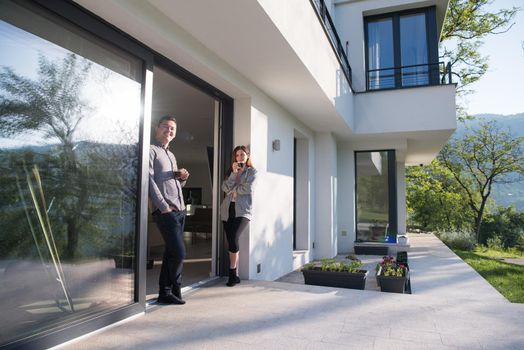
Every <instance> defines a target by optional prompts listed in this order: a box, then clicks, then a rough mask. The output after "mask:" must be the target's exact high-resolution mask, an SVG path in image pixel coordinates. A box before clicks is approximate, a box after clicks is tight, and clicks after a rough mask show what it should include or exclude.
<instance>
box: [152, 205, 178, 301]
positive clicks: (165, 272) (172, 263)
mask: <svg viewBox="0 0 524 350" xmlns="http://www.w3.org/2000/svg"><path fill="white" fill-rule="evenodd" d="M153 218H154V220H155V222H156V224H157V226H158V229H159V230H160V233H161V234H162V237H163V238H164V243H165V249H164V258H163V260H162V268H161V270H160V278H159V281H158V284H159V287H160V291H159V294H161V295H166V294H169V293H170V292H171V289H173V290H176V289H178V290H180V286H181V284H182V263H183V261H184V258H185V256H186V246H185V245H184V237H183V235H184V223H185V220H186V211H185V210H183V211H173V212H170V213H166V214H161V213H158V214H156V215H153Z"/></svg>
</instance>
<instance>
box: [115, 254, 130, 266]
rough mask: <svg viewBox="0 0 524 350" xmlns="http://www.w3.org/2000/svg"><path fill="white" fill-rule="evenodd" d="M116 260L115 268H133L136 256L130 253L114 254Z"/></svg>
mask: <svg viewBox="0 0 524 350" xmlns="http://www.w3.org/2000/svg"><path fill="white" fill-rule="evenodd" d="M113 260H114V261H115V268H117V269H133V268H134V267H135V257H134V256H129V255H113Z"/></svg>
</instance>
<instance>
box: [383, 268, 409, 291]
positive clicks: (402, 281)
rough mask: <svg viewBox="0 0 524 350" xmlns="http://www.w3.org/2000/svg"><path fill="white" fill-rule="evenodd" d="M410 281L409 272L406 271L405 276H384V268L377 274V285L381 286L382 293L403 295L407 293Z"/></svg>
mask: <svg viewBox="0 0 524 350" xmlns="http://www.w3.org/2000/svg"><path fill="white" fill-rule="evenodd" d="M408 281H409V271H408V270H406V272H405V276H401V277H400V276H384V275H382V268H380V269H379V271H378V273H377V284H378V285H379V286H380V291H381V292H389V293H401V294H403V293H404V292H405V291H406V286H407V285H408Z"/></svg>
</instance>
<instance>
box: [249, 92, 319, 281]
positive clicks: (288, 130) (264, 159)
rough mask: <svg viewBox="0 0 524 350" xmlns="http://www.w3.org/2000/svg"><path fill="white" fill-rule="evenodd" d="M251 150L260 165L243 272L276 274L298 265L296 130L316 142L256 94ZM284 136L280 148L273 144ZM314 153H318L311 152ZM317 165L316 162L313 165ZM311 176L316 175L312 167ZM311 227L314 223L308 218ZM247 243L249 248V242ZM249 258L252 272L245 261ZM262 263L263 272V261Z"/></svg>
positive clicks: (272, 276) (258, 275)
mask: <svg viewBox="0 0 524 350" xmlns="http://www.w3.org/2000/svg"><path fill="white" fill-rule="evenodd" d="M252 101H253V103H252V106H251V156H252V159H253V162H254V165H255V167H256V168H257V170H258V178H257V182H256V186H255V191H254V194H253V212H254V215H253V219H252V220H251V223H250V234H249V250H247V249H244V250H242V249H241V253H240V254H241V255H242V251H249V258H247V257H246V258H244V259H243V260H242V261H241V264H242V267H241V268H240V273H241V274H242V275H241V277H245V278H250V279H263V280H273V279H276V278H278V277H280V276H282V275H284V274H286V273H288V272H291V271H292V270H293V139H294V137H295V130H299V131H300V133H301V134H302V135H304V136H305V138H306V139H307V141H308V143H309V144H314V139H313V135H312V133H311V131H310V130H308V128H306V127H304V126H303V125H301V124H300V123H299V122H297V120H296V119H295V118H294V117H293V116H291V115H289V114H288V113H287V112H286V111H284V110H283V109H282V108H280V107H279V106H278V105H276V104H275V103H274V102H273V101H271V100H270V99H268V98H267V97H266V96H264V95H258V96H256V97H254V98H253V99H252ZM273 140H280V150H279V151H274V150H273V149H272V142H273ZM309 156H313V155H312V154H310V155H309ZM310 168H311V167H310ZM309 179H310V181H311V182H313V181H314V174H313V172H310V176H309ZM307 226H308V227H311V226H312V224H311V223H308V225H307ZM241 248H244V247H243V246H242V247H241ZM246 264H248V266H249V269H248V271H249V272H248V274H247V273H246V271H245V266H246ZM258 264H260V267H261V269H260V273H257V265H258Z"/></svg>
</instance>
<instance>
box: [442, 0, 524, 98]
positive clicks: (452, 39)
mask: <svg viewBox="0 0 524 350" xmlns="http://www.w3.org/2000/svg"><path fill="white" fill-rule="evenodd" d="M492 3H493V0H451V1H450V2H449V8H448V12H447V14H446V19H445V21H444V27H443V30H442V33H441V37H440V46H441V50H440V52H441V57H442V58H448V59H449V60H450V63H451V66H452V71H453V75H454V76H455V77H457V78H458V80H459V81H458V87H457V92H458V94H459V95H460V94H464V93H468V92H470V91H469V90H467V86H468V85H470V84H472V83H474V82H476V81H477V80H479V79H480V78H481V77H482V75H484V74H485V73H486V71H487V69H488V59H487V57H484V56H482V55H481V54H480V52H479V49H480V47H481V46H482V44H483V42H482V39H484V38H485V37H486V36H487V35H490V34H501V33H504V32H506V31H508V30H509V29H510V28H511V27H512V26H513V24H514V23H511V22H512V20H513V19H514V18H515V15H516V14H517V12H518V11H519V10H520V8H518V7H512V8H509V9H500V10H498V11H496V12H488V11H487V10H486V8H487V7H488V6H489V5H491V4H492Z"/></svg>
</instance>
